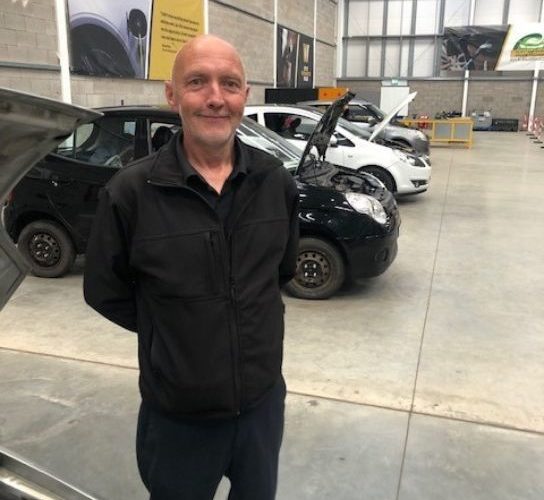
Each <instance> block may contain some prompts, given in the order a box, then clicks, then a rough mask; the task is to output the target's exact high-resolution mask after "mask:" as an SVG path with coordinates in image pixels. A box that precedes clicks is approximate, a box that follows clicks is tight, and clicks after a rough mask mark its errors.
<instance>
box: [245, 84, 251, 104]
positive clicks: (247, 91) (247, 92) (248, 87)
mask: <svg viewBox="0 0 544 500" xmlns="http://www.w3.org/2000/svg"><path fill="white" fill-rule="evenodd" d="M250 90H251V87H250V86H249V85H246V101H247V98H248V97H249V91H250Z"/></svg>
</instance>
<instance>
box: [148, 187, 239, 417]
mask: <svg viewBox="0 0 544 500" xmlns="http://www.w3.org/2000/svg"><path fill="white" fill-rule="evenodd" d="M147 182H148V184H151V185H153V186H159V187H167V188H178V189H185V190H187V191H189V192H191V193H193V194H194V195H195V196H198V197H199V198H200V199H201V200H202V201H203V202H204V204H205V205H206V206H207V207H208V208H209V209H210V210H211V211H212V212H213V214H214V217H215V218H216V219H219V216H218V215H217V213H216V211H215V210H214V209H213V207H212V206H211V205H210V204H209V203H208V201H207V200H206V198H204V196H202V195H201V194H200V193H199V192H198V191H195V190H194V189H191V188H190V187H188V186H180V185H179V184H176V183H174V182H172V183H169V182H165V181H162V182H157V181H152V180H151V179H148V180H147ZM246 204H247V203H246ZM244 209H245V205H244ZM240 213H241V211H240ZM218 222H219V226H220V232H219V233H220V239H221V240H222V242H223V247H224V248H225V250H226V253H227V255H226V256H225V257H226V258H225V264H226V271H227V272H226V273H225V286H226V288H225V289H226V290H228V293H229V301H230V304H231V306H232V307H231V309H233V310H234V315H233V312H232V311H229V320H230V321H229V331H230V332H231V342H230V345H231V357H232V384H233V391H234V400H235V401H234V405H235V408H234V411H235V412H236V415H240V401H241V394H240V392H241V380H240V369H239V363H240V359H239V356H240V333H239V331H238V310H237V306H238V304H237V301H236V286H235V283H234V278H233V276H232V247H231V239H230V237H229V242H228V243H227V241H226V238H225V228H224V226H223V223H222V222H221V220H219V221H218ZM233 227H234V222H233ZM209 236H210V240H209V241H210V244H211V245H212V248H213V238H212V237H211V234H210V235H209Z"/></svg>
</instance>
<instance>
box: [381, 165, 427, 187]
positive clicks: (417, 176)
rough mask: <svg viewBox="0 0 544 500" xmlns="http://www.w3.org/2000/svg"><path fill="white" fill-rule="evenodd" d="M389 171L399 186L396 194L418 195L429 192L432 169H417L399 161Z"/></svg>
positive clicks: (425, 167)
mask: <svg viewBox="0 0 544 500" xmlns="http://www.w3.org/2000/svg"><path fill="white" fill-rule="evenodd" d="M389 170H390V171H391V173H392V174H393V177H394V178H395V181H396V184H397V191H396V194H417V193H422V192H424V191H427V189H428V187H429V182H430V180H431V171H432V169H431V167H430V166H429V165H426V166H424V167H415V166H413V165H410V164H409V163H406V162H403V161H397V162H395V163H394V164H393V165H391V167H389Z"/></svg>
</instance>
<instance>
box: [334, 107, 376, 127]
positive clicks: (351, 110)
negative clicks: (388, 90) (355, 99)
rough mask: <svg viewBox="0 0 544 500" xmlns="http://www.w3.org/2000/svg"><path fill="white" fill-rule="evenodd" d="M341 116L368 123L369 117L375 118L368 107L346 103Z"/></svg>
mask: <svg viewBox="0 0 544 500" xmlns="http://www.w3.org/2000/svg"><path fill="white" fill-rule="evenodd" d="M342 117H343V118H345V119H346V120H349V121H352V122H363V123H368V120H369V118H374V119H376V117H375V116H374V114H373V113H371V112H370V110H369V109H367V108H366V107H364V106H358V105H348V108H347V109H346V110H345V111H344V113H343V114H342Z"/></svg>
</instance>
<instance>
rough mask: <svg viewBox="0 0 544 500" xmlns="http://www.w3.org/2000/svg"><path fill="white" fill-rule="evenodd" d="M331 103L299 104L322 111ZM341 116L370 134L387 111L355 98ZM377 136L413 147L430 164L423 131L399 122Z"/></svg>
mask: <svg viewBox="0 0 544 500" xmlns="http://www.w3.org/2000/svg"><path fill="white" fill-rule="evenodd" d="M331 103H332V101H304V102H300V103H299V104H304V105H306V106H313V107H315V108H319V109H321V110H323V111H324V110H325V109H327V108H328V107H329V106H330V104H331ZM342 116H343V118H345V119H346V120H348V121H350V122H353V123H354V124H356V125H357V126H359V127H360V128H361V129H363V130H365V131H367V132H368V133H369V136H370V135H371V133H372V131H373V129H374V127H375V126H376V125H377V124H378V123H380V122H382V121H383V120H384V119H385V118H386V116H387V113H385V112H384V111H382V110H381V109H380V108H378V106H376V105H375V104H372V103H371V102H369V101H365V100H364V99H357V98H355V99H352V100H351V101H350V102H349V104H348V108H347V109H346V110H345V112H344V114H343V115H342ZM378 137H379V138H382V139H384V140H386V141H387V142H393V143H397V144H399V145H401V146H405V147H408V148H410V149H413V150H414V152H415V153H416V154H418V155H419V156H423V157H424V158H425V160H426V161H427V163H429V164H430V162H429V161H428V160H429V139H428V138H427V136H426V135H425V134H424V133H423V132H421V131H419V130H415V129H412V128H408V127H405V126H403V125H399V124H396V125H392V124H388V125H386V126H385V128H384V129H383V131H381V132H380V133H379V134H378ZM387 145H391V144H387Z"/></svg>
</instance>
